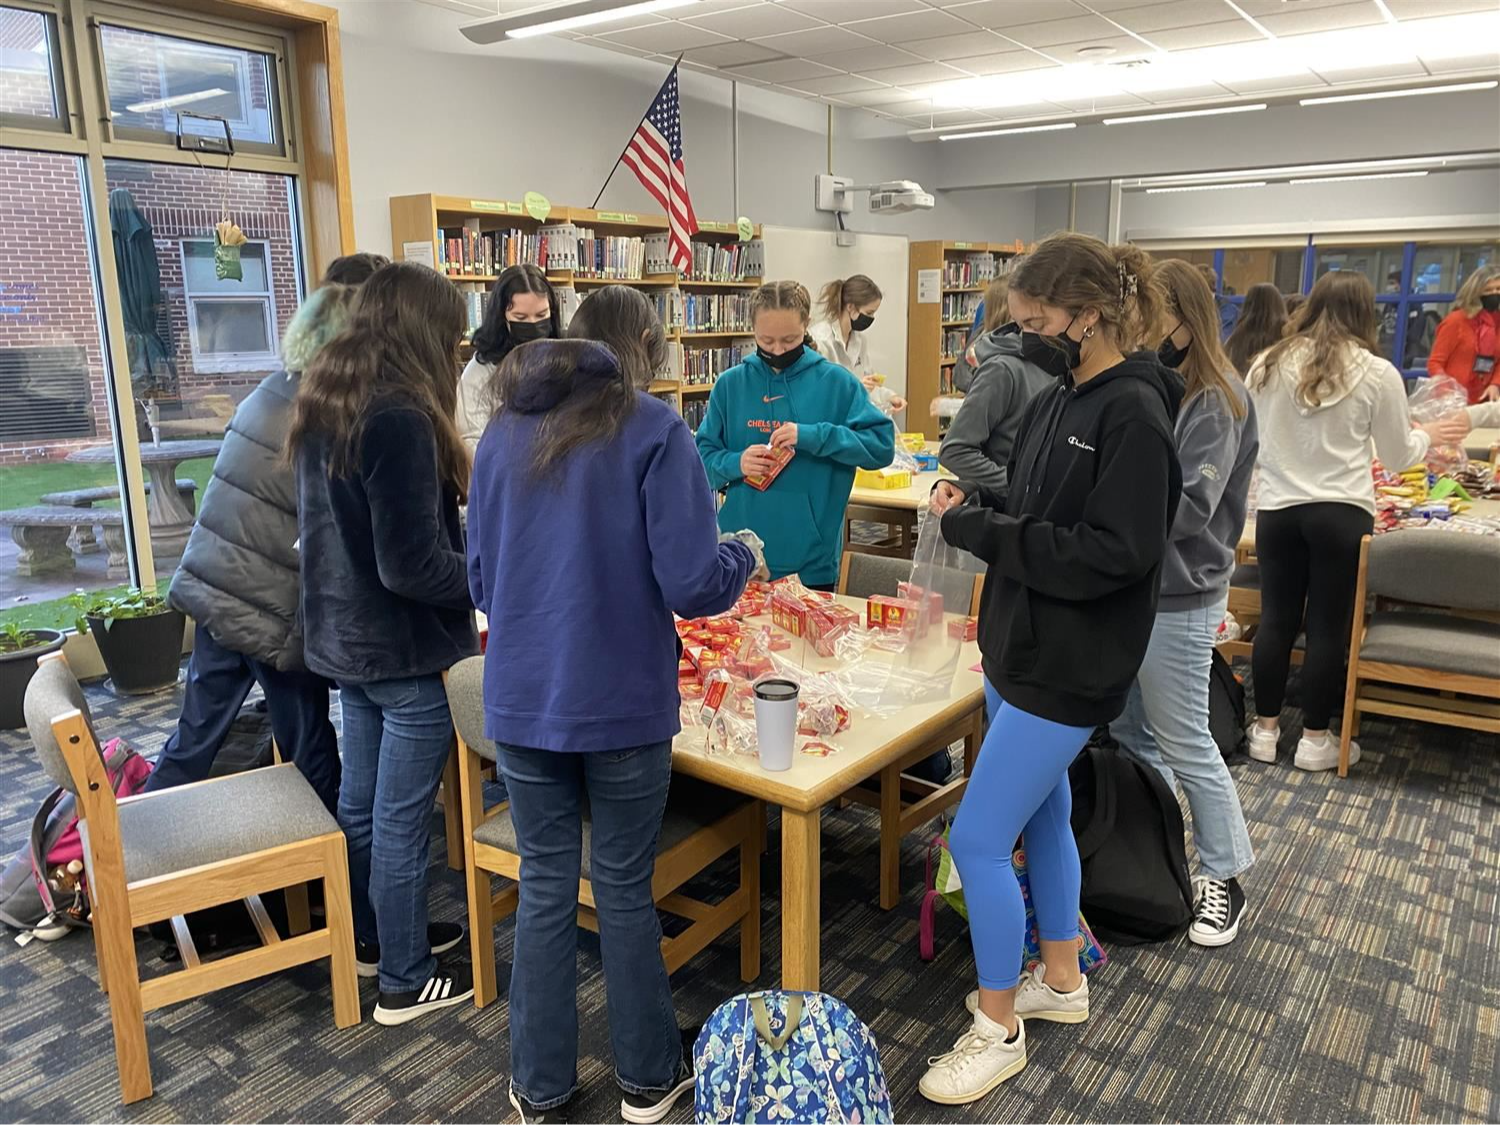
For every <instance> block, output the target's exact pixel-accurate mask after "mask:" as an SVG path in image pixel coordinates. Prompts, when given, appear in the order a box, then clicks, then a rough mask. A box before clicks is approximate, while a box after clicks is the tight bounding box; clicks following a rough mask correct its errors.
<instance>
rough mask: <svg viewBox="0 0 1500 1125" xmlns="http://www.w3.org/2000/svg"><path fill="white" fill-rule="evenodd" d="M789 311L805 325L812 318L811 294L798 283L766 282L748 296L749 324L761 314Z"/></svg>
mask: <svg viewBox="0 0 1500 1125" xmlns="http://www.w3.org/2000/svg"><path fill="white" fill-rule="evenodd" d="M778 309H790V310H791V311H792V312H794V313H797V314H798V315H799V316H801V317H802V323H803V324H806V323H807V322H808V319H809V318H810V317H811V316H812V294H810V293H809V292H808V291H807V286H805V285H803V284H802V283H801V282H800V281H768V282H766V283H765V284H764V285H762V286H761V287H760V288H759V289H757V290H756V291H755V292H754V293H752V294H751V295H750V323H751V324H754V323H755V318H756V317H758V316H759V315H760V314H761V313H763V312H774V311H776V310H778Z"/></svg>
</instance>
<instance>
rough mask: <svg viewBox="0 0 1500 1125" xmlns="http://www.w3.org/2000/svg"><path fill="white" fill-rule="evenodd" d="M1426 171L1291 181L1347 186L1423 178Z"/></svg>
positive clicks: (1310, 177)
mask: <svg viewBox="0 0 1500 1125" xmlns="http://www.w3.org/2000/svg"><path fill="white" fill-rule="evenodd" d="M1425 175H1427V170H1426V169H1425V168H1424V169H1423V170H1422V171H1420V172H1376V173H1375V174H1374V175H1371V176H1308V177H1306V178H1304V179H1300V180H1293V181H1292V183H1294V184H1347V183H1349V182H1350V181H1351V180H1405V179H1410V178H1411V177H1413V176H1425Z"/></svg>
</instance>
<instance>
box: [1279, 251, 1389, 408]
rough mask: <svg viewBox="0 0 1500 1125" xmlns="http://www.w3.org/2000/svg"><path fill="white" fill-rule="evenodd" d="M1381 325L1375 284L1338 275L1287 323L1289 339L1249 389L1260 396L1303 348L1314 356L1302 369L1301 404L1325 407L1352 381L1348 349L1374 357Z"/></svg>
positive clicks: (1324, 280)
mask: <svg viewBox="0 0 1500 1125" xmlns="http://www.w3.org/2000/svg"><path fill="white" fill-rule="evenodd" d="M1379 330H1380V319H1379V317H1378V316H1376V313H1375V288H1374V286H1372V285H1371V284H1370V279H1369V278H1367V277H1366V276H1365V275H1364V274H1362V273H1355V272H1354V271H1352V270H1336V271H1333V272H1330V273H1325V274H1324V275H1323V276H1322V277H1320V278H1318V280H1317V282H1316V283H1315V284H1314V285H1313V287H1312V292H1311V293H1309V294H1308V295H1307V300H1306V301H1305V302H1303V303H1302V305H1301V306H1299V307H1298V309H1297V311H1296V312H1295V313H1294V314H1293V315H1292V319H1291V320H1290V321H1289V322H1288V323H1287V335H1286V337H1285V338H1284V339H1282V340H1281V342H1280V343H1278V344H1273V345H1272V346H1271V347H1270V348H1269V349H1268V350H1267V351H1266V353H1265V354H1264V355H1263V356H1262V357H1261V358H1260V360H1258V361H1257V363H1256V365H1255V366H1254V367H1252V368H1251V369H1250V379H1249V383H1250V386H1251V387H1252V388H1253V389H1255V390H1260V389H1261V388H1263V387H1265V386H1266V385H1267V384H1269V383H1270V381H1271V374H1272V372H1273V371H1274V370H1275V369H1276V368H1277V367H1278V366H1279V365H1280V364H1281V363H1282V361H1283V360H1285V359H1286V357H1287V353H1288V352H1289V351H1290V350H1291V349H1292V348H1293V347H1294V346H1295V345H1298V344H1299V343H1303V342H1305V343H1306V344H1308V345H1310V346H1311V349H1312V354H1311V355H1309V356H1308V357H1307V358H1306V359H1304V360H1303V361H1302V362H1301V363H1300V364H1298V365H1297V369H1296V374H1297V387H1296V390H1295V391H1294V392H1293V394H1294V396H1295V398H1296V400H1297V401H1298V402H1299V403H1301V404H1302V405H1303V406H1306V407H1318V406H1321V405H1322V404H1323V399H1324V397H1325V396H1326V395H1330V394H1336V393H1338V392H1340V391H1342V390H1343V389H1344V387H1345V385H1346V383H1347V381H1348V378H1349V372H1348V367H1347V363H1346V360H1347V358H1348V349H1349V348H1351V347H1355V348H1363V349H1364V350H1365V351H1367V352H1370V353H1372V354H1373V353H1375V352H1376V348H1377V347H1378V346H1379V344H1378V341H1379Z"/></svg>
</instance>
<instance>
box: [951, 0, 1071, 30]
mask: <svg viewBox="0 0 1500 1125" xmlns="http://www.w3.org/2000/svg"><path fill="white" fill-rule="evenodd" d="M943 8H944V10H945V11H947V12H949V13H950V14H952V15H955V16H957V17H958V18H959V19H965V20H968V21H969V22H970V23H972V24H976V25H978V26H979V27H988V28H993V29H996V30H1001V31H1003V30H1005V29H1006V28H1011V27H1020V26H1022V25H1023V24H1028V23H1040V22H1042V21H1043V20H1056V19H1058V18H1060V17H1065V16H1083V15H1087V14H1088V10H1087V9H1086V8H1083V7H1082V6H1080V5H1079V4H1075V3H1073V0H971V2H969V3H964V4H957V5H949V4H944V5H943Z"/></svg>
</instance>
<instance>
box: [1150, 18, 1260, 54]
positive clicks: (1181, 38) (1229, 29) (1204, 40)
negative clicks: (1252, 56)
mask: <svg viewBox="0 0 1500 1125" xmlns="http://www.w3.org/2000/svg"><path fill="white" fill-rule="evenodd" d="M1146 38H1147V39H1149V40H1151V42H1153V43H1155V44H1156V45H1157V46H1158V47H1160V48H1162V49H1163V50H1166V51H1190V50H1193V49H1194V48H1196V47H1223V46H1226V45H1228V44H1230V43H1248V42H1250V41H1251V40H1252V39H1263V38H1265V37H1264V36H1263V35H1261V33H1260V32H1258V31H1256V30H1255V26H1254V25H1253V24H1252V23H1250V22H1249V21H1248V20H1240V19H1236V20H1229V21H1227V22H1225V23H1202V24H1198V25H1197V26H1196V27H1175V28H1172V29H1170V30H1167V31H1153V32H1151V33H1150V34H1148V35H1147V36H1146Z"/></svg>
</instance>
